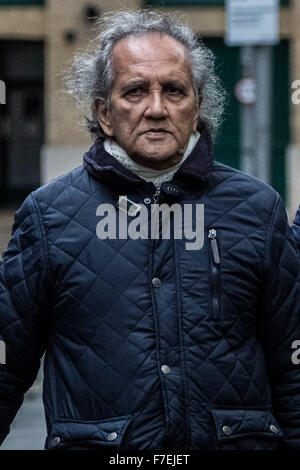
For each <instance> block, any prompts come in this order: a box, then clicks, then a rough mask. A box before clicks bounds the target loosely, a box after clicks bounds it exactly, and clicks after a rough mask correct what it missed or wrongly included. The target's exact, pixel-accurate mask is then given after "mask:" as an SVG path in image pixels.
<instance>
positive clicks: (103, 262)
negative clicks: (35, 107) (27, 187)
mask: <svg viewBox="0 0 300 470" xmlns="http://www.w3.org/2000/svg"><path fill="white" fill-rule="evenodd" d="M67 83H68V90H69V92H71V93H72V94H73V95H74V96H75V97H76V98H77V99H79V100H80V102H82V103H84V104H86V105H87V106H91V114H90V116H89V118H88V128H89V130H90V131H91V132H92V133H93V135H94V136H95V137H96V140H95V142H94V145H93V146H92V147H91V148H90V150H89V151H88V152H87V153H86V154H85V155H84V162H83V165H81V166H79V167H78V168H75V169H74V170H73V171H71V172H70V173H67V174H65V175H63V176H61V177H59V178H57V179H55V180H53V181H52V182H50V183H49V184H47V185H44V186H42V187H41V188H39V189H37V190H36V191H33V192H32V193H31V194H30V195H29V196H28V197H27V198H26V200H25V201H24V203H23V204H22V206H21V208H20V209H19V210H18V211H17V213H16V217H15V222H14V226H13V235H12V238H11V240H10V242H9V245H8V249H7V251H6V252H5V253H4V256H3V260H2V262H1V265H0V308H1V338H2V340H3V342H4V343H5V345H6V363H5V364H2V365H1V370H0V372H1V376H0V377H1V378H0V396H1V400H0V417H1V419H0V431H1V438H2V440H3V439H4V438H5V436H6V435H7V433H8V432H9V426H10V423H11V422H12V420H13V418H14V416H15V414H16V412H17V410H18V408H19V407H20V405H21V403H22V400H23V394H24V392H25V391H26V390H27V389H28V388H29V387H30V386H31V384H32V383H33V381H34V379H35V377H36V374H37V371H38V368H39V363H40V357H41V356H42V354H43V353H44V352H45V351H46V355H45V361H44V374H45V378H44V395H43V398H44V405H45V414H46V422H47V433H48V435H47V438H46V444H45V447H46V449H92V448H95V449H101V448H103V449H104V448H107V446H111V449H113V448H115V449H126V450H128V449H139V450H143V449H173V450H179V449H189V450H193V449H200V450H201V449H246V450H249V449H277V448H278V447H283V448H291V449H300V412H299V410H300V367H299V366H298V362H299V361H298V359H297V358H298V355H297V349H296V348H297V344H298V343H297V341H298V342H299V340H300V297H299V260H298V257H297V251H296V244H295V240H294V238H293V236H292V234H291V230H290V228H289V226H288V223H287V220H286V214H285V210H284V207H283V204H282V202H281V200H280V198H279V196H278V194H277V193H276V192H275V191H274V190H273V189H272V188H270V187H269V186H267V185H265V184H264V183H263V182H261V181H259V180H258V179H255V178H252V177H250V176H247V175H246V174H244V173H242V172H240V171H238V170H235V169H232V168H229V167H228V166H225V165H221V164H218V163H215V162H213V159H212V143H211V135H215V132H216V129H217V127H218V125H219V123H220V117H221V114H222V110H223V104H224V93H223V92H222V89H221V87H220V84H219V81H218V79H217V77H216V76H215V74H214V67H213V55H212V53H211V52H210V51H209V50H208V49H207V48H206V47H205V46H204V45H203V44H202V43H199V41H198V40H197V37H196V36H195V35H194V34H193V33H192V31H191V30H190V29H189V28H187V27H186V26H184V25H182V24H181V23H179V22H178V21H176V20H175V19H174V18H172V17H170V16H168V15H164V14H160V13H153V12H149V11H139V12H130V11H127V12H117V13H114V14H111V15H109V16H107V17H106V18H105V19H104V25H103V27H102V31H101V33H100V35H99V37H98V43H97V44H95V43H93V49H92V50H91V51H90V52H88V53H87V54H84V55H77V56H76V57H75V62H74V67H73V69H72V71H71V72H70V73H69V75H68V80H67ZM168 209H169V211H168ZM157 214H158V218H157ZM159 214H162V217H161V219H160V217H159ZM203 214H204V216H203ZM167 216H169V217H167ZM154 219H155V220H156V221H155V220H154ZM167 219H168V220H167ZM145 226H147V229H146V228H145ZM166 226H167V228H168V230H167V228H166ZM153 227H154V229H155V230H153V231H152V230H150V228H151V229H152V228H153ZM127 229H128V230H127ZM169 229H170V230H169ZM149 231H150V232H151V233H150V234H149ZM193 237H194V238H193ZM193 240H194V241H193ZM193 243H194V244H193Z"/></svg>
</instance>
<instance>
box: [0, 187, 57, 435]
mask: <svg viewBox="0 0 300 470" xmlns="http://www.w3.org/2000/svg"><path fill="white" fill-rule="evenodd" d="M44 240H45V238H44V234H43V227H42V225H41V221H40V214H39V210H38V207H37V203H36V201H35V199H34V196H33V194H32V193H31V194H30V195H29V196H28V197H27V198H26V199H25V201H24V202H23V204H22V205H21V207H20V208H19V210H18V211H17V212H16V214H15V219H14V224H13V228H12V237H11V239H10V241H9V244H8V247H7V250H6V251H5V252H4V253H3V258H2V259H1V260H0V341H1V357H0V362H1V363H0V443H2V441H3V440H4V439H5V437H6V436H7V434H8V433H9V427H10V424H11V422H12V421H13V419H14V417H15V415H16V413H17V411H18V409H19V408H20V406H21V404H22V402H23V399H24V393H25V392H26V391H27V390H28V389H29V388H30V387H31V385H32V384H33V382H34V380H35V378H36V375H37V372H38V370H39V366H40V358H41V356H42V355H43V353H44V350H45V347H46V341H47V339H46V338H47V330H48V318H49V315H48V312H49V305H50V302H49V295H48V293H49V289H48V287H47V279H48V274H47V273H48V269H47V259H46V250H45V241H44Z"/></svg>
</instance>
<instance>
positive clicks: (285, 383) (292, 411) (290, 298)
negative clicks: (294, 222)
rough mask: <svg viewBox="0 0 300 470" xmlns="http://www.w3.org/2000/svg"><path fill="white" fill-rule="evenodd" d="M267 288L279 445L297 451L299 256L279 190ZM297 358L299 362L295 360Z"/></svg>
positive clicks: (265, 336) (264, 321)
mask: <svg viewBox="0 0 300 470" xmlns="http://www.w3.org/2000/svg"><path fill="white" fill-rule="evenodd" d="M265 255H266V256H265V289H264V298H263V303H262V310H261V312H260V319H259V336H260V339H261V344H262V347H263V349H264V352H265V357H266V362H267V368H268V374H269V380H270V383H271V391H272V396H273V404H274V413H275V416H276V418H277V421H278V424H279V425H280V427H281V430H282V432H283V434H284V437H283V441H282V447H283V448H285V449H297V450H300V364H298V363H297V362H298V361H294V360H293V358H294V354H293V353H295V350H294V349H293V347H292V345H293V344H295V343H294V342H295V341H298V342H299V343H298V344H299V345H300V278H299V273H300V260H299V257H298V253H297V246H296V243H295V239H294V236H293V234H292V230H291V228H290V227H289V224H288V221H287V216H286V212H285V208H284V205H283V203H282V201H281V199H280V198H279V196H278V195H277V199H276V202H275V205H274V209H273V213H272V218H271V221H270V224H269V229H268V235H267V239H266V252H265ZM299 362H300V361H299Z"/></svg>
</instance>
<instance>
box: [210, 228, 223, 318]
mask: <svg viewBox="0 0 300 470" xmlns="http://www.w3.org/2000/svg"><path fill="white" fill-rule="evenodd" d="M208 238H209V240H210V252H211V262H210V268H211V302H212V318H213V320H215V321H217V320H219V319H220V297H221V282H220V280H221V279H220V264H221V259H220V252H219V246H218V242H217V231H216V229H214V228H213V229H210V230H209V232H208Z"/></svg>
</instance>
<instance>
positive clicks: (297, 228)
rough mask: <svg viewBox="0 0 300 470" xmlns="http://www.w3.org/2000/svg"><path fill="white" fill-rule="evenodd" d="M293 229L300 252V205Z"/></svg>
mask: <svg viewBox="0 0 300 470" xmlns="http://www.w3.org/2000/svg"><path fill="white" fill-rule="evenodd" d="M292 231H293V234H294V237H295V239H296V242H297V245H298V248H299V253H300V206H299V209H298V211H297V214H296V217H295V220H294V222H293V225H292Z"/></svg>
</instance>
